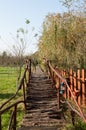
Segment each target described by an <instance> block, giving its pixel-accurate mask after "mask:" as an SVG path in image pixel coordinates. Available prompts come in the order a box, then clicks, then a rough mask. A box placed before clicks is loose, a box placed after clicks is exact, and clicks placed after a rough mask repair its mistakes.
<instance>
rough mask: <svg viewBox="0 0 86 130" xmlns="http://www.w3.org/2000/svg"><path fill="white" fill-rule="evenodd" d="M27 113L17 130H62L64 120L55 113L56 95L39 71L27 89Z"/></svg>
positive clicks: (47, 80) (59, 113)
mask: <svg viewBox="0 0 86 130" xmlns="http://www.w3.org/2000/svg"><path fill="white" fill-rule="evenodd" d="M26 104H27V112H26V114H25V115H24V118H23V120H22V124H21V128H19V129H18V130H62V128H63V126H64V118H63V116H62V113H61V112H59V111H57V94H56V91H55V89H54V88H53V87H52V83H51V80H50V79H48V78H47V76H46V75H45V74H44V73H43V72H42V71H41V70H40V69H39V67H38V68H37V69H36V72H35V73H34V74H33V75H32V78H31V81H30V84H29V86H28V89H27V98H26Z"/></svg>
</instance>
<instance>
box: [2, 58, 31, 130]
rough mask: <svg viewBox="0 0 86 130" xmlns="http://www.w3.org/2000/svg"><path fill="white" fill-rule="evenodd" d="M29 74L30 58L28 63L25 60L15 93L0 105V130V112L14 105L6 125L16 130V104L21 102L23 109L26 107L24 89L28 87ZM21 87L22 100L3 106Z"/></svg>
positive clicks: (9, 128) (10, 129) (9, 129)
mask: <svg viewBox="0 0 86 130" xmlns="http://www.w3.org/2000/svg"><path fill="white" fill-rule="evenodd" d="M27 72H28V75H27ZM30 76H31V60H29V64H28V62H26V68H25V71H24V74H23V76H22V78H21V81H20V84H19V86H18V88H17V90H16V93H15V94H14V95H13V96H12V97H11V98H9V99H8V100H7V101H5V102H4V103H3V104H2V105H1V106H0V130H2V123H1V122H2V119H1V116H2V114H4V113H5V112H6V111H7V110H9V109H11V108H12V107H14V111H13V112H12V114H11V118H10V122H9V125H8V130H12V129H13V130H16V111H17V105H18V104H20V103H23V104H24V106H25V109H26V102H25V96H26V93H25V90H26V89H25V88H26V87H28V83H29V82H30ZM27 77H28V79H27ZM21 88H22V89H23V100H20V101H16V102H15V103H12V104H11V105H9V106H7V107H5V108H4V106H6V105H7V104H8V103H9V102H10V101H11V100H12V99H14V98H15V97H16V96H17V94H18V92H19V90H20V89H21ZM12 120H13V122H14V127H13V128H11V125H12Z"/></svg>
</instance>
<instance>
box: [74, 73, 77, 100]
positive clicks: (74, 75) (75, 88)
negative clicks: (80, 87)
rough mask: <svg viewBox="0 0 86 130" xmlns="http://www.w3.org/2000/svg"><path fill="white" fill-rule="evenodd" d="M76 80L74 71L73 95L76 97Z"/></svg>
mask: <svg viewBox="0 0 86 130" xmlns="http://www.w3.org/2000/svg"><path fill="white" fill-rule="evenodd" d="M76 80H77V77H76V72H74V95H75V97H76V90H77V88H76ZM76 99H77V97H76Z"/></svg>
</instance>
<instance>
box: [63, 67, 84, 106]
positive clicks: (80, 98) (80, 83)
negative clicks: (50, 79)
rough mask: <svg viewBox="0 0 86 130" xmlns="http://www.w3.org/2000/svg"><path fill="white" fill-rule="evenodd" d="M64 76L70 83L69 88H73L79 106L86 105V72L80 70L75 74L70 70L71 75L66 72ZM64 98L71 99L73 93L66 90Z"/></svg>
mask: <svg viewBox="0 0 86 130" xmlns="http://www.w3.org/2000/svg"><path fill="white" fill-rule="evenodd" d="M62 76H65V77H66V79H67V82H68V85H69V87H70V88H71V90H72V92H73V94H74V96H75V97H76V100H77V102H78V104H79V105H86V77H85V70H84V69H82V70H80V69H78V70H77V71H76V72H74V71H73V70H72V69H70V71H69V73H67V72H66V71H62ZM64 97H65V98H67V99H71V98H72V96H71V93H70V92H69V90H68V89H67V88H66V91H65V93H64Z"/></svg>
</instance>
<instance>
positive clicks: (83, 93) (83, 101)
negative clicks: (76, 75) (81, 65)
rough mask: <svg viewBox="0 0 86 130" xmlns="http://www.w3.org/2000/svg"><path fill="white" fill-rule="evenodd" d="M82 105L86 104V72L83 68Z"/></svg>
mask: <svg viewBox="0 0 86 130" xmlns="http://www.w3.org/2000/svg"><path fill="white" fill-rule="evenodd" d="M82 105H85V73H84V69H82Z"/></svg>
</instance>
